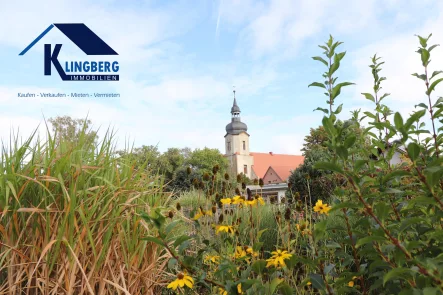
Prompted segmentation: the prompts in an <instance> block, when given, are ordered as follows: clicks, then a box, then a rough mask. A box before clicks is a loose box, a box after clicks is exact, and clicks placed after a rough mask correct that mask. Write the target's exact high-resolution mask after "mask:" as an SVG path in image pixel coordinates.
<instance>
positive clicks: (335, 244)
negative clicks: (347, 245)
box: [325, 242, 341, 249]
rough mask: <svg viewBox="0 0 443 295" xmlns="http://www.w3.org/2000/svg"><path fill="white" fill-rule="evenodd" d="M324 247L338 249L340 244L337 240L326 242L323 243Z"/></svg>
mask: <svg viewBox="0 0 443 295" xmlns="http://www.w3.org/2000/svg"><path fill="white" fill-rule="evenodd" d="M325 247H326V248H329V249H340V248H341V245H340V244H339V243H337V242H329V243H328V244H326V245H325Z"/></svg>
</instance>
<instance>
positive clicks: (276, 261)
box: [266, 250, 292, 267]
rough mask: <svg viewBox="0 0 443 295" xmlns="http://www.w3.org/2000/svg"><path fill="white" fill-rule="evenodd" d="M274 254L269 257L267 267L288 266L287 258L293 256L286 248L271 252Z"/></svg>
mask: <svg viewBox="0 0 443 295" xmlns="http://www.w3.org/2000/svg"><path fill="white" fill-rule="evenodd" d="M271 254H272V256H271V258H269V259H267V260H266V261H267V262H268V264H267V265H266V267H270V266H274V267H283V266H286V264H285V260H286V259H289V258H291V257H292V254H289V253H288V251H286V250H283V251H282V250H277V251H273V252H271Z"/></svg>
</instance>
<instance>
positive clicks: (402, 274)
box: [383, 267, 413, 285]
mask: <svg viewBox="0 0 443 295" xmlns="http://www.w3.org/2000/svg"><path fill="white" fill-rule="evenodd" d="M412 275H413V271H412V270H410V269H409V268H403V267H397V268H394V269H391V270H390V271H388V273H387V274H385V275H384V277H383V285H385V284H386V283H387V282H388V281H390V280H395V279H403V280H407V279H409V278H411V277H412Z"/></svg>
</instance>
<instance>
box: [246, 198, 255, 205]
mask: <svg viewBox="0 0 443 295" xmlns="http://www.w3.org/2000/svg"><path fill="white" fill-rule="evenodd" d="M245 203H246V205H249V206H255V205H257V200H256V199H253V200H251V201H245Z"/></svg>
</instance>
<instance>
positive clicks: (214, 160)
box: [186, 147, 229, 173]
mask: <svg viewBox="0 0 443 295" xmlns="http://www.w3.org/2000/svg"><path fill="white" fill-rule="evenodd" d="M186 163H187V164H188V165H189V166H190V167H192V168H193V169H195V170H198V171H200V172H201V173H204V172H207V173H211V172H212V168H213V167H214V166H215V165H218V166H219V173H224V172H226V171H227V169H228V166H229V163H228V160H227V159H226V158H225V157H224V156H223V154H221V153H220V151H219V150H218V149H210V148H207V147H205V148H204V149H196V150H194V151H193V152H192V153H191V155H190V157H189V159H188V160H187V161H186Z"/></svg>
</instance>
